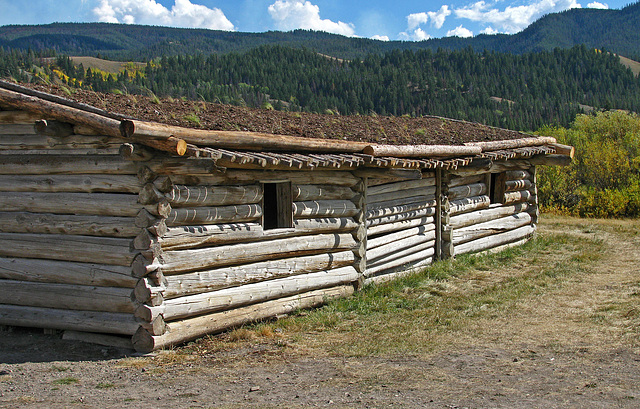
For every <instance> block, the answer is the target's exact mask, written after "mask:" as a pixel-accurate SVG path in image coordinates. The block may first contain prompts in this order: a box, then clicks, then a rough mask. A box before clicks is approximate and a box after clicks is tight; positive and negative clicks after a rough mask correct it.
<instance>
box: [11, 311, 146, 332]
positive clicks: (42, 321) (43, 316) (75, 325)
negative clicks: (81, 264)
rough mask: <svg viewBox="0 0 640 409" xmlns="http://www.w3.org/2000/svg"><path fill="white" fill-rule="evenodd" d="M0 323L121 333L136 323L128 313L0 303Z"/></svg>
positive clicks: (129, 330) (132, 329)
mask: <svg viewBox="0 0 640 409" xmlns="http://www.w3.org/2000/svg"><path fill="white" fill-rule="evenodd" d="M0 325H14V326H19V327H36V328H53V329H66V330H74V331H88V332H98V333H100V332H102V333H108V334H122V335H133V334H134V333H135V332H136V331H137V330H138V328H139V327H140V324H138V323H137V322H136V321H135V319H134V317H133V314H129V313H115V312H101V311H73V310H63V309H55V308H41V307H27V306H22V305H1V304H0Z"/></svg>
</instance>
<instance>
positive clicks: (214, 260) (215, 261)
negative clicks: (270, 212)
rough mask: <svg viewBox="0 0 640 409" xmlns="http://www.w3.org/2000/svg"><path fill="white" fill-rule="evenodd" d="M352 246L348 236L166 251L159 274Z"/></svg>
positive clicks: (293, 238)
mask: <svg viewBox="0 0 640 409" xmlns="http://www.w3.org/2000/svg"><path fill="white" fill-rule="evenodd" d="M355 245H356V242H355V240H354V239H353V237H352V236H351V234H347V233H342V234H318V235H316V236H315V237H314V238H313V240H308V239H307V238H306V237H291V238H286V239H277V240H271V241H267V242H257V243H240V244H232V245H225V246H218V247H210V248H204V249H193V250H180V251H166V252H164V254H163V263H162V271H163V272H164V274H165V275H167V276H168V275H174V274H179V273H183V272H188V271H197V270H204V269H210V268H215V267H222V266H229V265H240V264H246V263H253V262H257V261H263V260H271V259H275V258H282V257H296V256H301V255H307V254H314V253H317V252H321V251H322V252H327V251H337V250H347V249H351V248H353V247H354V246H355Z"/></svg>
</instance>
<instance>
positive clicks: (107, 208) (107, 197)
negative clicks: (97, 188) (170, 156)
mask: <svg viewBox="0 0 640 409" xmlns="http://www.w3.org/2000/svg"><path fill="white" fill-rule="evenodd" d="M137 200H138V197H137V195H131V194H118V193H41V192H6V193H3V194H2V195H0V208H2V209H3V210H5V211H9V212H37V213H56V214H84V215H97V216H120V217H136V216H137V215H138V212H139V211H140V209H142V205H140V204H139V203H138V202H137ZM149 209H150V210H151V208H149Z"/></svg>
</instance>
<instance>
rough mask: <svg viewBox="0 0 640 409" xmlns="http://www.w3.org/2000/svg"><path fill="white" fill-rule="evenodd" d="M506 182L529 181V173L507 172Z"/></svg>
mask: <svg viewBox="0 0 640 409" xmlns="http://www.w3.org/2000/svg"><path fill="white" fill-rule="evenodd" d="M505 179H506V180H521V179H529V180H531V173H529V172H528V171H526V170H508V171H506V172H505Z"/></svg>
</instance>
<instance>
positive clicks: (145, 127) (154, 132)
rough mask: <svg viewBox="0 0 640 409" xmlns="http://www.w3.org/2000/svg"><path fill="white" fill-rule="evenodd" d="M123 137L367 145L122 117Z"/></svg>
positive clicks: (329, 147) (325, 148) (302, 147)
mask: <svg viewBox="0 0 640 409" xmlns="http://www.w3.org/2000/svg"><path fill="white" fill-rule="evenodd" d="M120 129H121V133H122V135H123V136H124V137H126V138H132V139H139V140H140V141H141V142H142V143H144V142H143V141H145V140H146V139H147V138H149V137H155V138H161V137H165V136H169V135H172V136H175V137H177V138H181V139H184V140H185V141H186V142H188V143H190V144H194V145H197V146H201V147H216V148H225V149H244V150H256V151H259V152H260V151H263V150H267V151H292V150H293V151H296V152H337V153H345V152H350V153H358V152H362V150H363V149H364V148H365V147H366V146H367V144H366V143H362V142H348V141H341V140H334V139H319V138H300V137H293V136H286V135H274V134H264V133H259V132H243V131H210V130H200V129H188V128H181V127H177V126H171V125H164V124H158V123H152V122H142V121H136V120H125V121H123V122H122V125H121V127H120Z"/></svg>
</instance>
